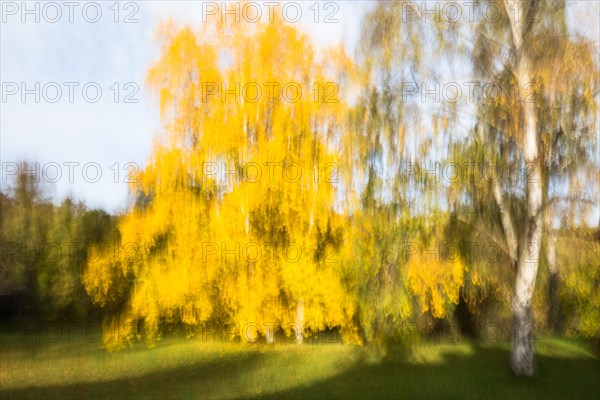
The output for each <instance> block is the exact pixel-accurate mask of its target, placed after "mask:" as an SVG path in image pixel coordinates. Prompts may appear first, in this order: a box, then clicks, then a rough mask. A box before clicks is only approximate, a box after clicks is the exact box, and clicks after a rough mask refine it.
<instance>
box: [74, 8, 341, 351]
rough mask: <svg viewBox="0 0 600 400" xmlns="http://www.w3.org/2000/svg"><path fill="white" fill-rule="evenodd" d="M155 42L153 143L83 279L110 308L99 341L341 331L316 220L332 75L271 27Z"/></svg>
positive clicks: (169, 35)
mask: <svg viewBox="0 0 600 400" xmlns="http://www.w3.org/2000/svg"><path fill="white" fill-rule="evenodd" d="M216 21H218V19H216ZM162 34H163V37H164V40H163V47H162V55H161V58H160V60H159V61H158V62H157V63H156V65H154V66H153V67H152V68H151V70H150V72H149V76H148V81H149V84H150V86H151V87H152V88H153V89H154V90H155V91H156V92H157V93H158V95H159V99H160V110H161V117H162V120H163V125H164V134H163V135H162V136H161V137H159V138H157V140H156V142H155V145H154V149H153V152H152V156H151V158H150V160H149V163H148V166H147V167H146V168H145V169H144V170H143V171H142V172H141V173H140V174H139V175H138V176H137V179H136V182H135V183H133V184H132V187H131V191H132V192H133V193H134V194H136V196H137V198H138V201H137V202H136V205H135V206H134V207H133V208H132V209H131V210H130V211H129V212H128V213H127V214H126V215H124V216H123V217H122V218H121V220H120V222H119V227H118V230H119V238H118V240H117V241H115V243H112V244H109V245H107V246H106V248H105V250H104V251H103V252H102V253H101V254H99V255H97V256H96V257H93V258H92V260H93V262H90V263H89V264H88V268H87V270H86V273H85V277H84V281H85V284H86V288H87V290H88V293H90V295H91V296H92V298H93V299H94V300H95V301H96V302H98V303H100V304H109V303H110V304H116V306H114V309H115V312H114V313H112V314H111V316H110V317H109V318H108V319H107V321H106V326H105V339H106V344H107V345H108V346H111V347H119V346H120V345H122V344H123V343H126V342H128V341H130V340H132V339H134V338H135V337H136V335H137V334H138V333H139V332H137V327H138V326H139V325H140V324H141V325H142V326H143V332H141V333H143V334H144V335H146V337H147V338H148V339H149V340H150V341H152V340H154V339H155V338H157V337H158V335H159V334H160V332H161V329H162V327H163V326H164V325H165V324H171V323H173V324H183V325H185V326H187V327H188V328H190V332H192V331H193V328H194V327H197V326H199V325H201V324H204V323H207V322H218V323H221V324H232V325H235V326H237V327H240V328H242V327H246V326H248V325H251V326H252V330H251V331H249V330H246V329H245V328H242V331H241V334H242V335H246V337H244V339H248V340H254V339H255V338H256V335H265V336H267V340H272V339H273V335H272V332H273V329H274V325H280V326H283V327H285V328H286V330H287V331H288V333H292V332H296V334H297V335H298V338H299V339H301V338H302V336H303V335H302V333H301V332H302V330H303V327H304V326H303V325H304V322H305V321H310V322H313V323H315V324H317V326H319V327H324V326H342V325H344V326H347V325H348V322H347V321H349V320H351V318H352V313H353V307H352V303H351V301H350V299H349V297H348V296H346V295H345V292H344V290H343V287H342V285H341V282H340V279H339V274H338V271H339V265H337V264H335V263H329V265H328V264H327V263H326V261H331V258H327V257H324V256H323V252H324V251H325V253H327V251H329V252H331V251H333V248H334V247H336V246H337V245H338V243H339V241H340V240H341V239H340V238H339V235H337V236H336V235H335V234H334V233H332V232H334V230H332V228H331V223H332V222H330V221H332V220H333V219H335V215H334V212H333V207H334V201H335V179H336V173H337V165H338V164H337V161H336V157H335V155H334V153H333V152H332V150H331V146H332V144H333V143H334V142H335V141H336V140H338V138H339V136H340V135H341V134H342V130H343V129H344V124H343V116H344V115H345V114H344V112H345V109H346V105H345V104H344V102H343V101H342V99H341V96H340V94H339V93H338V92H339V90H340V85H339V84H338V83H337V82H336V81H335V80H333V79H328V78H327V77H328V76H334V74H337V71H334V70H331V69H330V68H329V69H328V68H325V67H324V65H323V64H322V63H321V62H320V61H319V60H318V57H317V56H316V55H315V52H314V51H313V49H312V46H311V44H310V42H309V41H308V39H307V37H306V36H305V35H302V34H300V33H299V32H298V31H297V30H296V29H294V28H292V27H290V26H287V25H286V24H285V23H283V22H282V21H280V20H275V21H273V22H271V23H265V24H231V25H228V24H220V23H216V24H209V25H205V26H203V28H202V30H201V32H200V33H199V34H196V33H194V32H193V31H192V30H191V29H189V28H185V29H182V30H176V29H175V28H174V27H173V26H172V25H171V24H167V25H166V26H165V27H164V28H163V32H162ZM334 54H335V56H336V57H337V58H338V59H339V60H340V63H339V65H341V66H342V67H343V66H344V63H347V62H348V61H347V59H346V58H345V57H344V55H343V53H342V52H339V51H337V52H335V53H334ZM323 232H329V235H327V234H323ZM329 254H330V253H328V255H329Z"/></svg>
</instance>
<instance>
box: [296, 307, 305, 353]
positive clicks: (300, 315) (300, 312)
mask: <svg viewBox="0 0 600 400" xmlns="http://www.w3.org/2000/svg"><path fill="white" fill-rule="evenodd" d="M296 328H297V329H298V331H297V332H296V341H297V343H298V344H302V343H303V342H304V301H303V300H302V299H300V300H298V301H297V302H296Z"/></svg>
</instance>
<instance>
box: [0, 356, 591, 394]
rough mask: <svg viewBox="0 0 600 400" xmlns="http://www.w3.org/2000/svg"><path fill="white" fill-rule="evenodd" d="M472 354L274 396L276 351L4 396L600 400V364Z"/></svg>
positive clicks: (390, 367)
mask: <svg viewBox="0 0 600 400" xmlns="http://www.w3.org/2000/svg"><path fill="white" fill-rule="evenodd" d="M468 349H469V351H466V352H465V351H463V352H459V351H453V350H452V348H449V349H448V352H446V353H444V352H441V353H439V355H440V357H435V359H433V360H429V361H428V362H417V361H415V360H414V359H411V358H410V357H408V356H406V355H405V356H403V357H399V358H397V359H395V360H385V361H381V362H377V363H375V362H369V361H366V360H362V361H358V362H356V363H355V364H353V365H348V366H347V367H348V368H347V369H344V370H340V373H339V374H337V375H335V376H332V377H329V378H324V379H321V380H320V381H317V382H313V383H310V384H306V385H300V386H296V387H291V388H288V389H285V390H281V391H277V392H271V393H268V390H269V389H268V387H267V386H268V384H269V382H264V381H260V380H257V379H256V376H257V374H259V373H260V372H258V371H260V370H261V369H265V368H267V369H268V368H275V367H274V366H273V365H270V362H269V357H267V355H268V354H269V353H268V352H267V353H264V352H259V351H256V352H244V353H239V352H235V353H230V354H225V355H224V356H223V358H220V359H218V360H211V361H208V362H203V363H199V362H196V363H190V364H189V365H185V366H178V367H174V368H168V367H167V368H165V369H163V370H161V371H156V372H152V373H148V374H146V375H143V376H139V377H123V378H122V379H115V380H110V381H102V382H86V383H75V384H69V385H61V386H46V387H30V388H25V389H11V390H6V391H0V398H2V399H28V398H30V399H34V398H35V399H41V398H43V399H48V398H60V399H73V398H77V399H83V398H110V399H115V398H146V399H171V398H190V399H196V398H223V397H229V398H248V394H251V395H252V394H254V393H261V391H262V393H263V395H261V397H260V398H261V399H271V398H272V399H295V398H302V399H305V398H310V399H322V398H323V399H325V398H327V399H364V398H384V399H385V398H394V399H397V398H408V399H418V398H420V399H437V398H439V399H455V398H456V399H458V398H460V399H463V398H498V399H499V398H502V399H504V398H510V399H520V398H526V399H533V398H552V399H556V398H565V399H587V398H600V361H599V360H598V359H594V358H592V357H581V358H562V357H558V356H544V355H541V356H538V357H537V364H538V376H537V377H536V378H534V379H520V378H515V377H514V376H512V374H511V372H510V370H509V353H508V351H507V350H505V349H502V348H500V347H488V346H478V345H472V346H470V347H468ZM315 350H316V349H315ZM317 351H318V350H317ZM296 372H297V371H295V366H294V365H289V368H285V370H281V371H280V373H281V375H282V376H284V375H286V376H289V375H293V374H296ZM57 373H60V371H57ZM257 382H261V383H260V384H258V383H257ZM255 386H256V387H255ZM259 386H260V387H259Z"/></svg>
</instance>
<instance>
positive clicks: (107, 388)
mask: <svg viewBox="0 0 600 400" xmlns="http://www.w3.org/2000/svg"><path fill="white" fill-rule="evenodd" d="M263 357H264V354H262V353H259V352H246V353H241V354H240V353H235V354H231V355H226V356H224V357H223V358H221V359H218V360H211V361H209V362H205V363H197V362H196V363H190V364H189V365H184V366H181V365H180V366H177V367H174V368H165V369H162V370H160V371H155V372H151V373H148V374H145V375H142V376H138V377H123V378H122V379H113V380H108V381H96V382H81V383H74V384H69V385H57V386H42V387H28V388H19V389H11V390H0V398H1V399H5V400H8V399H90V398H91V399H116V398H118V399H131V398H144V399H172V398H190V399H194V398H199V397H202V398H217V397H219V393H221V396H222V388H223V387H228V388H229V390H230V391H231V393H232V395H234V396H235V393H236V392H237V393H238V395H240V394H242V393H245V392H246V393H247V391H246V389H247V388H245V387H244V385H243V382H240V381H239V380H237V379H236V377H237V376H240V375H242V374H243V372H245V371H246V370H249V369H252V368H255V367H257V366H259V365H260V364H261V362H262V359H263ZM57 373H60V371H57Z"/></svg>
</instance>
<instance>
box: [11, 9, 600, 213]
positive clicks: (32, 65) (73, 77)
mask: <svg viewBox="0 0 600 400" xmlns="http://www.w3.org/2000/svg"><path fill="white" fill-rule="evenodd" d="M74 3H75V5H74V6H69V5H67V4H68V2H66V3H65V2H62V1H58V2H55V3H53V4H56V5H58V7H55V6H48V5H47V4H48V3H45V2H28V3H23V2H21V1H16V2H10V1H9V2H4V1H3V2H2V23H1V30H0V46H1V47H0V48H1V57H0V58H1V61H0V80H1V82H2V99H1V102H0V107H1V109H0V159H1V161H2V176H1V180H0V188H1V189H2V190H3V191H4V190H5V189H4V188H5V187H6V183H5V182H6V180H7V179H9V175H10V173H11V171H12V170H13V168H14V165H15V164H14V163H15V162H18V161H22V160H33V161H37V162H39V167H40V171H39V176H40V177H41V180H42V181H44V182H45V183H46V187H47V189H48V194H49V195H50V196H52V197H53V198H54V199H55V200H61V199H63V198H64V197H65V196H66V195H69V194H70V195H72V196H73V197H74V198H76V199H81V200H84V201H85V203H86V204H87V205H88V206H89V207H91V208H104V209H106V210H108V211H119V210H123V209H124V208H125V207H126V205H127V184H126V183H125V181H126V178H127V171H126V170H125V169H124V168H125V166H126V164H127V163H134V164H135V165H138V166H140V167H142V168H143V166H144V163H145V161H146V160H147V158H148V156H149V154H150V148H151V143H152V138H153V136H154V135H155V134H157V133H158V132H159V130H160V122H159V119H158V103H157V100H156V99H155V98H153V97H151V96H150V95H149V93H148V92H147V91H146V88H145V87H144V80H145V76H146V72H147V70H148V67H149V66H150V65H152V63H153V62H154V61H155V60H157V59H158V57H159V42H158V40H157V38H156V36H155V33H156V29H157V27H158V25H159V24H160V22H161V21H164V20H167V19H172V20H174V22H175V23H176V24H177V25H181V26H183V25H185V24H187V25H189V26H191V27H192V28H194V27H198V26H200V24H201V23H202V18H203V11H206V10H208V8H207V7H208V4H218V5H220V4H221V2H205V3H206V4H205V5H204V7H203V5H202V2H199V1H135V2H127V1H122V2H120V3H118V7H115V2H114V1H106V2H102V1H98V2H74ZM254 3H255V4H258V5H259V7H260V8H261V10H262V12H263V16H265V15H267V13H268V8H267V5H266V4H268V2H264V1H257V2H254ZM276 3H278V4H279V6H278V8H276V9H275V10H276V11H275V12H278V11H277V10H280V11H279V12H282V11H281V10H282V8H283V7H284V6H285V5H286V3H289V2H285V1H279V2H276ZM417 3H418V4H419V3H422V2H417ZM23 4H26V7H27V9H28V10H34V13H27V12H26V11H25V10H23ZM297 4H300V5H301V11H302V12H301V19H300V20H299V22H297V23H293V25H294V26H297V27H298V28H299V29H301V30H303V31H305V32H307V33H308V34H309V35H310V37H311V38H312V40H313V41H314V43H315V45H316V46H317V48H319V49H323V48H326V47H327V46H333V45H337V44H339V43H343V44H344V45H345V46H346V50H347V51H348V52H349V53H353V51H354V45H355V43H356V41H357V39H358V35H359V33H360V24H361V20H362V17H363V16H364V14H365V13H366V12H367V10H369V9H371V8H372V7H373V6H374V2H373V1H340V2H320V3H319V19H318V21H317V22H315V8H314V4H315V2H314V1H305V2H297ZM336 4H337V7H336V6H335V5H336ZM36 7H37V12H39V22H36V21H35V18H36V15H35V9H36ZM70 7H73V8H70ZM311 7H313V8H311ZM98 9H99V10H100V11H101V15H97V11H98ZM117 9H118V15H116V13H115V11H116V10H117ZM569 10H570V11H569V12H570V19H571V21H573V20H575V21H577V23H576V24H572V25H573V26H576V28H577V29H578V30H579V31H580V32H581V33H583V34H585V35H586V36H588V37H590V38H592V39H594V40H596V42H597V41H598V38H599V37H600V32H599V26H600V23H599V22H598V18H595V19H594V18H590V15H592V16H594V15H595V16H600V2H584V1H581V2H571V3H570V7H569ZM57 11H59V12H60V15H59V14H57ZM294 11H295V10H294V9H290V10H288V12H289V14H288V16H293V15H294ZM332 13H333V18H334V19H337V21H338V22H330V23H325V22H324V20H325V18H326V16H327V15H330V14H332ZM115 17H118V22H115V20H114V19H115ZM127 17H129V19H130V20H131V21H130V22H129V23H125V21H124V20H125V19H127ZM207 17H210V16H207ZM70 18H72V22H71V21H70ZM23 20H24V21H23ZM55 20H56V22H53V21H55ZM94 20H97V22H93V21H94ZM36 83H37V84H38V85H39V89H36V88H37V87H36ZM65 83H66V84H65ZM115 84H116V86H115ZM126 84H129V85H128V86H125V85H126ZM86 85H87V86H86ZM84 87H85V88H86V91H85V92H84ZM98 87H99V88H100V90H101V91H102V93H101V95H100V96H99V100H98V101H97V102H95V103H93V102H91V100H94V98H95V97H96V88H98ZM57 88H58V89H60V91H61V96H60V99H58V101H56V102H55V103H53V102H51V101H48V100H53V99H54V98H56V96H57V91H56V90H57ZM136 88H139V92H136ZM23 89H25V90H26V91H27V90H28V91H30V92H31V93H29V94H25V101H24V102H23V98H22V96H23ZM117 89H118V99H117V100H118V101H117V102H115V99H114V96H115V94H116V92H117ZM15 90H16V92H15ZM70 91H72V95H73V99H72V101H71V99H70V98H69V97H70ZM13 93H14V94H13ZM36 93H37V94H38V95H40V101H39V103H36V99H35V97H36ZM127 95H131V97H130V98H131V99H133V100H137V103H125V102H124V100H125V98H126V96H127ZM85 96H88V97H87V100H86V97H85ZM74 163H79V164H74ZM84 166H87V169H86V172H87V173H86V174H85V175H84V173H83V172H84ZM97 171H100V172H101V174H102V175H101V176H99V177H97V176H96V172H97ZM57 172H60V173H61V175H60V177H57V175H56V173H57ZM70 173H72V176H70ZM71 178H72V179H71ZM71 180H72V182H70V181H71ZM96 180H97V181H96ZM52 181H56V183H52ZM596 219H597V217H596Z"/></svg>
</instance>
